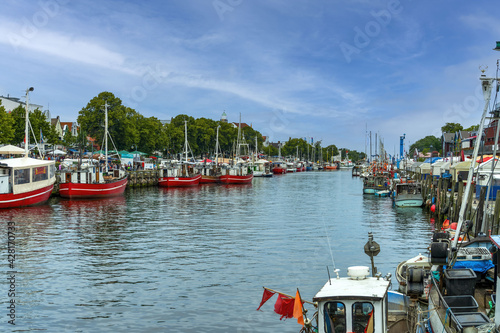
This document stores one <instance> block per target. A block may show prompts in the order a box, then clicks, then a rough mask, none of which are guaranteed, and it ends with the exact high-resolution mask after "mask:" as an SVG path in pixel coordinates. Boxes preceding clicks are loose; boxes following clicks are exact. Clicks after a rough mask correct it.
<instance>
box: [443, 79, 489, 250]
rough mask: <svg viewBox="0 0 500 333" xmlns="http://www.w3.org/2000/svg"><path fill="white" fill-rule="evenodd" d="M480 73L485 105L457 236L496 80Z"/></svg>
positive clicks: (454, 239)
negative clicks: (492, 88) (493, 84)
mask: <svg viewBox="0 0 500 333" xmlns="http://www.w3.org/2000/svg"><path fill="white" fill-rule="evenodd" d="M482 72H483V74H481V77H480V78H479V79H480V80H481V87H482V90H483V97H484V101H485V103H484V109H483V116H482V117H481V123H480V124H479V130H478V132H477V138H476V143H475V145H474V152H473V154H472V161H471V164H470V168H469V174H468V176H467V185H466V186H465V194H464V196H463V198H462V205H461V206H460V213H459V215H458V223H457V229H456V230H457V233H458V235H460V231H461V230H462V224H463V223H464V215H465V207H466V206H467V202H468V201H469V195H470V187H471V183H472V176H473V174H474V169H475V164H476V160H477V155H478V152H479V146H480V145H481V140H482V138H483V128H484V121H485V119H486V114H487V112H488V106H489V105H490V99H491V87H492V83H493V82H494V81H495V80H497V79H493V78H487V77H486V75H485V74H484V70H483V71H482ZM497 84H498V83H497ZM458 235H457V236H455V238H453V241H452V243H451V249H455V248H456V247H457V244H458V239H459V236H458Z"/></svg>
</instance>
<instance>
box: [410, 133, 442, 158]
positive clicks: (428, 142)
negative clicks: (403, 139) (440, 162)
mask: <svg viewBox="0 0 500 333" xmlns="http://www.w3.org/2000/svg"><path fill="white" fill-rule="evenodd" d="M431 147H432V150H433V151H434V150H436V151H438V152H441V140H440V139H439V138H437V137H435V136H433V135H428V136H426V137H425V138H423V139H420V140H418V141H417V142H415V143H414V144H412V145H411V146H410V154H411V155H413V152H414V151H415V148H416V149H417V150H418V151H419V152H423V153H426V152H429V151H430V150H431Z"/></svg>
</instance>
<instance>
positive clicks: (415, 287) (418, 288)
mask: <svg viewBox="0 0 500 333" xmlns="http://www.w3.org/2000/svg"><path fill="white" fill-rule="evenodd" d="M423 293H424V284H423V283H421V282H410V283H408V284H407V285H406V295H408V296H420V295H422V294H423Z"/></svg>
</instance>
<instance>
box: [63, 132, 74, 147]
mask: <svg viewBox="0 0 500 333" xmlns="http://www.w3.org/2000/svg"><path fill="white" fill-rule="evenodd" d="M62 142H63V144H64V146H65V147H66V148H71V147H74V146H75V144H76V143H77V137H76V136H74V135H73V134H72V133H71V131H66V133H64V137H63V140H62Z"/></svg>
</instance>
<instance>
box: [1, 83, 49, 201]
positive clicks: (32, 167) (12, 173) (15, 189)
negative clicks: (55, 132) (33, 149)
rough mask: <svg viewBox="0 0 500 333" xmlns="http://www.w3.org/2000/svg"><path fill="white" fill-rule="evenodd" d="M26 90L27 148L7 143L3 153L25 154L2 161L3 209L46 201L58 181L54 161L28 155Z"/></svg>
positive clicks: (26, 135)
mask: <svg viewBox="0 0 500 333" xmlns="http://www.w3.org/2000/svg"><path fill="white" fill-rule="evenodd" d="M30 91H33V88H29V89H27V90H26V115H25V119H26V122H25V131H24V133H25V144H24V146H25V148H24V149H22V148H19V147H14V146H5V147H2V148H0V154H24V157H18V158H7V159H4V160H0V208H15V207H24V206H32V205H37V204H41V203H44V202H46V201H47V200H48V199H49V197H50V194H51V193H52V189H53V188H54V183H55V181H56V173H55V171H56V168H55V162H54V161H53V160H38V159H34V158H30V157H28V155H29V151H28V147H29V130H28V129H29V123H30V121H29V101H28V93H29V92H30Z"/></svg>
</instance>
